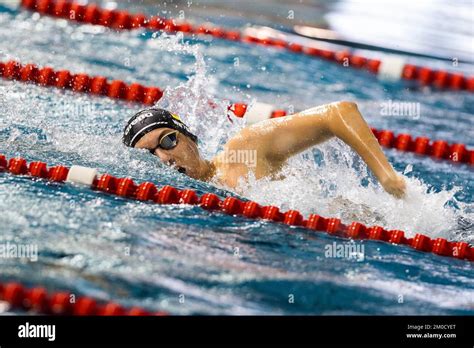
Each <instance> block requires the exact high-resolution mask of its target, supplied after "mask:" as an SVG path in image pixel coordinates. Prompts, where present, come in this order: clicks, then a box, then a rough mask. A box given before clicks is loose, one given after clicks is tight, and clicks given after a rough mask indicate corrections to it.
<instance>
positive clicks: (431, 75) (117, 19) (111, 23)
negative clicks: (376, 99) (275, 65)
mask: <svg viewBox="0 0 474 348" xmlns="http://www.w3.org/2000/svg"><path fill="white" fill-rule="evenodd" d="M21 6H22V7H24V8H25V9H28V10H31V11H37V12H39V13H41V14H42V15H48V16H53V17H58V18H63V19H68V20H71V21H76V22H80V23H88V24H95V25H102V26H106V27H109V28H112V29H117V30H130V29H137V28H146V29H150V30H163V31H166V32H171V33H174V32H183V33H188V34H195V35H210V36H213V37H216V38H219V39H226V40H231V41H241V42H245V43H248V44H255V45H263V46H268V47H274V48H280V49H282V48H283V49H287V50H288V51H290V52H293V53H296V54H305V55H308V56H311V57H317V58H322V59H325V60H329V61H332V62H334V63H337V64H340V65H342V66H345V67H352V68H356V69H364V70H366V71H369V72H371V73H374V74H377V75H379V76H381V77H382V78H384V76H385V77H386V76H387V75H388V77H389V78H390V79H405V80H412V81H417V82H418V83H419V84H420V85H422V86H432V87H435V88H438V89H449V90H455V91H456V90H467V91H469V92H474V77H473V76H464V75H462V74H459V73H451V72H447V71H444V70H434V69H431V68H428V67H421V66H415V65H412V64H405V63H404V62H398V61H396V59H393V57H390V58H388V59H370V58H365V57H361V56H358V55H355V54H351V53H350V52H347V51H345V50H343V51H332V50H330V49H320V48H316V47H309V46H302V45H299V44H296V43H291V42H288V41H284V40H281V39H274V38H271V37H266V36H264V34H262V33H252V32H251V31H247V33H240V32H238V31H233V30H227V29H223V28H219V27H209V26H207V25H196V26H193V25H191V24H190V23H188V22H184V21H181V22H177V21H175V20H174V19H167V18H162V17H158V16H155V17H150V18H147V17H145V15H143V14H130V13H128V12H126V11H120V10H107V9H102V8H100V7H98V6H97V5H95V4H88V5H81V4H79V3H77V2H74V1H65V0H22V1H21Z"/></svg>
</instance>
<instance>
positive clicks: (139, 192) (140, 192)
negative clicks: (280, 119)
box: [0, 155, 474, 261]
mask: <svg viewBox="0 0 474 348" xmlns="http://www.w3.org/2000/svg"><path fill="white" fill-rule="evenodd" d="M91 171H92V172H93V173H96V172H95V170H93V169H91V168H85V167H78V166H73V167H71V168H67V167H64V166H54V167H51V168H49V169H48V166H47V165H46V163H43V162H31V163H30V164H29V165H28V163H27V162H26V160H25V159H23V158H11V159H9V160H7V158H6V157H5V156H3V155H0V172H9V173H11V174H15V175H28V176H32V177H38V178H43V179H47V180H51V181H55V182H64V181H68V182H76V183H81V184H84V183H88V184H89V186H90V187H91V188H92V189H94V190H98V191H102V192H106V193H109V194H113V195H117V196H121V197H124V198H125V197H126V198H129V199H135V200H139V201H147V202H150V203H157V204H191V205H198V206H200V207H201V208H203V209H206V210H210V211H220V212H223V213H225V214H229V215H233V216H245V217H247V218H250V219H265V220H270V221H274V222H280V223H283V224H286V225H290V226H299V227H305V228H307V229H310V230H314V231H325V232H327V233H328V234H330V235H334V236H338V237H343V238H352V239H371V240H377V241H383V242H388V243H392V244H400V245H407V246H410V247H412V248H413V249H416V250H418V251H424V252H431V253H434V254H437V255H441V256H447V257H454V258H458V259H466V260H469V261H474V247H473V246H470V245H469V244H467V243H465V242H450V241H447V240H446V239H444V238H437V239H434V240H432V239H431V238H430V237H428V236H425V235H423V234H416V235H415V236H414V237H413V238H406V237H405V233H404V232H403V231H401V230H387V229H384V228H383V227H380V226H370V227H369V226H365V225H363V224H361V223H359V222H352V223H351V224H349V225H344V224H343V223H342V222H341V220H340V219H337V218H325V217H322V216H320V215H317V214H311V215H309V216H308V218H307V219H305V218H304V216H303V215H302V214H301V213H300V212H298V211H297V210H289V211H287V212H281V211H280V209H279V208H278V207H275V206H263V207H262V206H260V205H259V204H258V203H256V202H252V201H249V202H243V201H241V200H239V199H237V198H234V197H227V198H225V199H224V200H221V199H220V198H219V197H218V196H217V195H215V194H213V193H205V194H203V195H202V196H201V197H199V196H198V195H197V194H196V192H195V191H193V190H181V191H180V190H178V189H176V188H174V187H172V186H168V185H167V186H164V187H162V188H160V189H158V188H157V187H156V186H155V185H154V184H153V183H151V182H143V183H141V184H136V183H135V182H134V181H133V180H132V179H130V178H115V177H113V176H112V175H109V174H102V175H95V177H94V178H91V177H90V175H89V174H90V173H91ZM72 172H74V173H72ZM78 173H79V174H78ZM81 173H82V174H81ZM84 173H88V174H87V176H88V177H87V178H86V179H84V178H81V177H80V176H81V175H85V174H84ZM71 174H73V175H71ZM71 178H75V179H71Z"/></svg>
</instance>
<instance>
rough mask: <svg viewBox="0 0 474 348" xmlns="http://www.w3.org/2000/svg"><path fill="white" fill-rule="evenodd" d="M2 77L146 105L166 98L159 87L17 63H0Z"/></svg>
mask: <svg viewBox="0 0 474 348" xmlns="http://www.w3.org/2000/svg"><path fill="white" fill-rule="evenodd" d="M0 76H1V77H3V78H5V79H8V80H17V81H21V82H27V83H35V84H37V85H40V86H47V87H56V88H60V89H69V90H72V91H74V92H81V93H87V94H92V95H98V96H106V97H109V98H114V99H122V100H127V101H131V102H137V103H143V104H147V105H153V104H155V103H156V102H157V101H158V100H159V99H160V98H161V97H162V96H163V91H162V90H161V89H160V88H157V87H145V86H142V85H140V84H138V83H132V84H126V83H125V82H123V81H120V80H114V81H108V80H107V79H106V78H105V77H103V76H89V75H87V74H82V73H80V74H72V73H71V72H69V71H68V70H58V71H55V70H53V69H52V68H50V67H44V68H38V67H37V66H36V65H34V64H27V65H22V64H21V63H19V62H16V61H8V62H0Z"/></svg>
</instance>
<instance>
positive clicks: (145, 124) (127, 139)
mask: <svg viewBox="0 0 474 348" xmlns="http://www.w3.org/2000/svg"><path fill="white" fill-rule="evenodd" d="M158 128H172V129H175V130H177V131H178V132H180V133H183V134H184V135H186V136H188V137H189V138H191V140H192V141H194V142H195V143H197V141H198V138H197V136H195V135H194V134H193V133H191V132H190V131H189V129H188V127H187V126H186V125H185V124H184V123H183V121H181V119H180V118H179V116H178V115H175V114H172V113H171V112H169V111H167V110H164V109H158V108H150V109H145V110H142V111H139V112H138V113H136V114H135V115H134V116H133V117H132V118H131V119H130V120H129V121H128V123H127V126H126V127H125V129H124V130H123V138H122V141H123V143H124V144H125V145H127V146H130V147H134V146H135V144H136V143H137V142H138V141H139V140H140V139H141V138H142V137H143V136H144V135H145V134H147V133H148V132H151V131H152V130H155V129H158Z"/></svg>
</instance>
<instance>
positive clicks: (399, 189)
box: [380, 175, 407, 198]
mask: <svg viewBox="0 0 474 348" xmlns="http://www.w3.org/2000/svg"><path fill="white" fill-rule="evenodd" d="M380 183H381V184H382V186H383V188H384V189H385V191H387V192H388V193H390V194H391V195H393V196H395V197H396V198H403V197H405V194H406V188H407V186H406V183H405V179H403V177H401V176H400V175H395V176H393V177H389V178H387V179H385V180H382V181H381V182H380Z"/></svg>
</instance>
